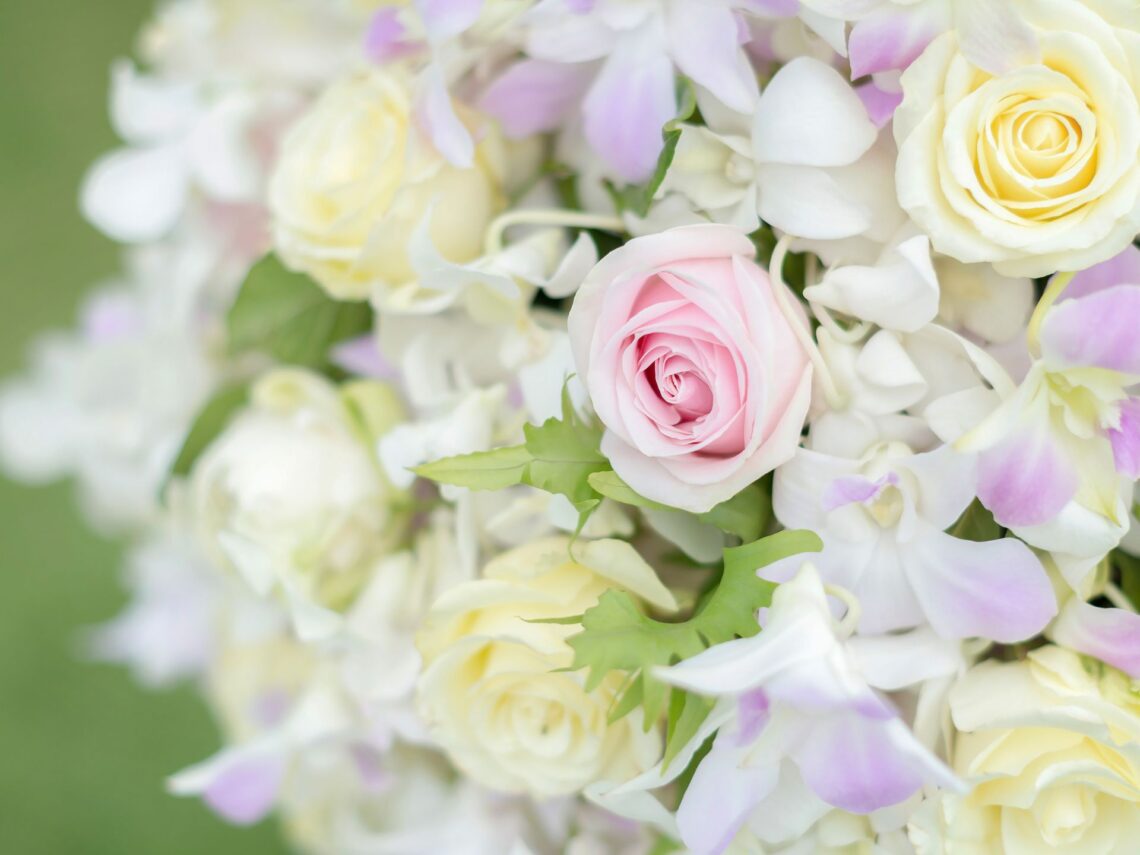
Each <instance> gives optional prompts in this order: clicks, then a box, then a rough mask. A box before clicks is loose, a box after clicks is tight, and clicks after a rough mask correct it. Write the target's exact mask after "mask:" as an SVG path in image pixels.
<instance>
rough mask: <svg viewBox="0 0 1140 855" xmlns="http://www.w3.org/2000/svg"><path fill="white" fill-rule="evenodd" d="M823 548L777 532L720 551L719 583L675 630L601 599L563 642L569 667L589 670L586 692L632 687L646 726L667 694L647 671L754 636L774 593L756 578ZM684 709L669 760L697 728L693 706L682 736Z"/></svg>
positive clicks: (618, 595) (622, 603)
mask: <svg viewBox="0 0 1140 855" xmlns="http://www.w3.org/2000/svg"><path fill="white" fill-rule="evenodd" d="M821 548H822V543H821V542H820V540H819V537H818V536H816V535H815V534H813V533H812V532H808V531H782V532H779V533H777V534H774V535H772V536H770V537H766V538H764V539H763V540H760V541H757V542H755V543H749V544H746V545H744V546H740V547H736V548H735V549H728V550H725V560H724V572H723V573H722V575H721V578H720V581H719V583H718V584H717V585H716V587H715V588H714V589H713V590H712V591H711V592H710V593H709V594H708V596H706V597H705V598H704V599H703V601H702V602H701V604H700V605H699V606H698V608H697V610H696V612H695V613H694V614H693V615H692V617H690V618H689V619H688V620H685V621H681V622H677V623H668V622H665V621H659V620H655V619H653V618H651V617H648V616H647V615H645V614H643V613H642V611H641V609H640V608H639V607H638V605H637V603H636V602H635V601H634V599H633V597H631V596H630V595H629V594H628V593H626V592H624V591H616V590H611V591H607V592H606V593H605V594H603V595H602V596H601V598H600V599H599V600H598V603H597V605H595V606H594V607H593V608H590V609H588V610H587V611H586V613H585V614H584V615H582V631H581V632H580V633H577V634H576V635H573V636H571V637H570V638H569V639H568V643H569V644H570V647H571V648H573V650H574V661H573V664H572V667H574V668H585V669H587V673H586V681H585V683H586V690H587V691H591V690H593V689H594V688H596V687H597V686H599V685H600V684H601V683H602V681H603V680H604V679H605V678H606V676H607V675H608V674H609V673H610V672H612V671H624V672H626V673H627V674H630V675H632V676H633V678H634V679H633V681H632V682H631V683H630V684H629V686H630V688H629V689H627V691H639V692H640V693H641V698H642V700H641V706H642V709H643V710H644V711H645V716H646V720H647V722H648V723H649V724H650V725H652V723H653V722H656V721H657V720H659V719H660V717H661V715H662V714H663V713H664V712H665V709H666V704H667V703H668V701H669V697H670V691H671V689H670V687H669V686H667V685H666V684H664V683H662V682H661V681H660V680H657V679H656V678H655V677H653V674H652V670H653V668H654V667H656V666H663V665H672V664H674V663H676V662H679V661H681V660H683V659H688V658H690V657H692V656H695V655H697V654H698V653H700V652H701V651H703V650H705V649H707V648H708V647H711V646H713V645H714V644H720V643H723V642H725V641H729V640H731V639H733V638H747V637H750V636H752V635H755V634H756V633H757V632H759V630H760V627H759V624H758V623H757V621H756V612H757V610H759V609H761V608H763V607H765V606H767V605H768V604H769V603H770V602H771V599H772V592H773V591H774V590H775V587H776V586H775V585H774V584H773V583H771V582H768V581H766V580H764V579H760V578H759V577H757V575H756V572H755V571H756V570H757V569H759V568H760V567H763V566H766V565H767V564H770V563H772V562H774V561H778V560H780V559H781V558H786V557H788V556H790V555H795V554H797V553H801V552H810V551H819V550H820V549H821ZM626 706H627V704H624V703H623V702H622V699H621V698H619V699H618V700H617V701H616V702H615V709H619V708H620V709H624V708H625V707H626ZM683 709H684V707H683V706H682V707H681V708H680V710H679V712H678V716H677V719H676V722H675V724H676V726H675V727H673V728H672V734H671V735H670V737H669V739H668V742H667V745H666V751H667V753H669V752H672V753H671V754H670V756H674V755H675V753H676V751H677V750H678V749H679V748H680V745H678V744H675V743H674V742H673V739H674V738H676V737H679V736H680V735H681V734H682V733H683V732H684V731H687V730H688V729H689V728H691V727H692V726H693V720H694V719H696V724H697V725H699V724H700V721H702V720H703V716H699V705H697V706H694V707H693V708H692V709H691V711H690V712H689V714H688V716H686V717H685V719H684V722H685V723H684V728H683V729H682V727H681V723H680V722H681V712H683ZM705 715H707V711H706V713H705ZM693 732H695V731H693ZM690 736H691V734H690ZM681 744H683V743H681Z"/></svg>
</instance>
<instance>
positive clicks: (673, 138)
mask: <svg viewBox="0 0 1140 855" xmlns="http://www.w3.org/2000/svg"><path fill="white" fill-rule="evenodd" d="M677 96H678V98H677V101H678V105H679V106H678V109H677V115H676V117H675V118H673V119H670V120H669V121H668V122H666V123H665V126H664V128H662V131H661V135H662V137H663V139H664V145H663V146H662V148H661V153H660V154H659V155H657V166H656V168H655V169H654V170H653V174H652V175H651V176H650V177H649V180H648V181H647V182H645V183H644V184H629V185H626V186H625V187H617V186H615V185H614V184H613V183H611V182H609V181H607V182H606V189H607V190H608V191H609V194H610V198H611V199H613V202H614V205H615V206H616V207H617V209H618V212H619V213H621V212H623V211H629V212H630V213H632V214H635V215H636V216H638V217H644V216H645V215H646V214H648V213H649V208H650V206H651V205H652V204H653V197H654V196H656V195H657V191H658V190H660V189H661V184H662V182H664V181H665V174H666V173H667V172H668V171H669V167H670V166H672V165H673V158H674V157H675V156H676V154H677V143H678V142H679V141H680V139H681V130H682V127H683V124H684V123H685V122H686V121H688V120H689V119H690V118H692V117H693V114H694V113H695V112H696V110H697V92H696V89H694V88H693V84H692V83H690V82H689V81H688V80H684V79H682V80H681V81H680V82H679V85H678V92H677Z"/></svg>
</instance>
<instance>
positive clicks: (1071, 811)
mask: <svg viewBox="0 0 1140 855" xmlns="http://www.w3.org/2000/svg"><path fill="white" fill-rule="evenodd" d="M1033 816H1034V819H1035V820H1036V821H1037V823H1038V826H1039V827H1040V828H1041V836H1042V838H1043V839H1044V840H1045V842H1046V843H1048V844H1049V845H1050V846H1064V845H1067V844H1070V843H1074V842H1076V841H1078V840H1080V839H1081V837H1082V836H1083V835H1084V833H1085V831H1086V830H1087V829H1088V828H1089V826H1091V825H1092V824H1093V823H1094V822H1095V821H1096V798H1095V796H1094V794H1093V791H1092V789H1091V788H1090V787H1086V786H1081V785H1079V784H1072V785H1069V786H1065V787H1053V788H1051V789H1049V790H1046V791H1045V792H1044V793H1042V794H1041V795H1040V796H1038V797H1037V800H1036V801H1035V802H1034V804H1033Z"/></svg>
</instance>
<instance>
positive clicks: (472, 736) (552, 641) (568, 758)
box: [417, 538, 676, 797]
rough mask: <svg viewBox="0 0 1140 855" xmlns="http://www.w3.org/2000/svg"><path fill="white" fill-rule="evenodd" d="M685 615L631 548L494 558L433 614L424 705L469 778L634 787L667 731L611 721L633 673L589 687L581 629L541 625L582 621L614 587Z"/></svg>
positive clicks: (525, 788) (557, 547) (525, 787)
mask: <svg viewBox="0 0 1140 855" xmlns="http://www.w3.org/2000/svg"><path fill="white" fill-rule="evenodd" d="M615 587H619V588H624V589H627V590H629V591H631V592H633V593H634V594H636V595H638V596H640V597H641V598H643V599H644V600H646V601H647V602H649V603H652V604H654V605H656V606H659V607H662V608H670V609H671V608H675V606H676V604H675V602H674V601H673V597H672V595H671V594H670V593H669V591H668V590H667V589H666V588H665V587H664V586H663V585H662V584H661V582H660V581H659V580H658V579H657V576H656V574H654V572H653V570H652V569H651V568H650V567H649V566H648V565H647V564H646V563H645V562H644V561H643V560H642V559H641V558H640V557H639V556H638V555H637V553H636V552H635V551H634V549H633V547H631V546H630V545H629V544H628V543H626V542H624V541H618V540H598V541H592V542H586V541H579V542H578V543H577V544H576V545H575V546H574V547H573V557H571V546H570V541H569V540H568V539H566V538H551V539H548V540H541V541H537V542H535V543H532V544H529V545H527V546H523V547H519V548H517V549H513V550H511V551H510V552H506V553H504V554H502V555H500V556H499V557H498V558H496V559H495V560H493V561H492V562H490V563H489V564H488V565H487V567H486V570H485V571H484V577H483V578H482V579H479V580H477V581H474V582H468V583H466V584H463V585H459V586H457V587H455V588H452V589H451V590H449V591H448V592H446V593H445V594H444V595H443V596H441V597H440V598H439V599H438V600H437V601H436V603H435V605H434V606H433V607H432V611H431V614H430V615H429V617H428V619H427V621H426V623H425V625H424V627H423V628H422V629H421V631H420V633H419V636H418V639H417V643H418V645H419V648H420V653H421V654H422V655H423V658H424V672H423V675H422V677H421V678H420V683H419V686H418V689H417V707H418V709H419V711H420V714H421V715H422V716H423V718H424V720H425V722H426V723H427V725H428V727H429V729H430V731H431V733H432V735H433V736H434V737H435V739H436V740H437V741H438V742H439V744H440V745H441V746H442V747H443V749H444V750H445V751H446V752H447V753H448V755H449V756H450V757H451V759H452V760H453V761H454V762H455V765H456V766H458V767H459V768H460V769H461V770H462V771H463V772H464V773H465V774H467V775H469V776H471V777H472V778H474V779H475V780H477V781H479V782H481V783H483V784H486V785H487V786H489V787H492V788H494V789H497V790H503V791H505V792H512V793H528V794H530V795H534V796H539V797H544V796H556V795H564V794H567V793H574V792H578V791H580V790H581V789H582V788H583V787H585V786H586V785H587V784H589V783H591V782H593V781H596V780H600V779H603V778H605V779H611V780H619V781H620V780H625V779H626V778H628V777H632V776H633V775H634V774H636V773H638V772H640V771H644V770H645V769H647V768H649V767H650V766H651V765H652V764H653V763H655V762H656V761H657V759H658V757H659V756H660V751H661V740H660V735H659V734H658V733H657V732H656V730H650V731H649V732H648V733H646V732H644V731H643V729H642V727H641V722H640V720H639V719H638V717H637V716H636V715H631V716H627V717H626V718H623V719H621V720H620V721H618V722H616V723H614V724H609V723H608V722H607V715H608V712H609V709H610V706H611V703H612V702H613V700H614V697H615V693H616V692H617V691H618V690H619V688H620V687H621V685H622V682H623V679H624V678H623V676H622V675H619V674H614V675H611V678H608V679H607V680H605V681H604V682H603V683H602V685H600V686H598V687H597V688H596V689H594V690H593V691H590V692H587V691H586V690H585V688H584V680H585V675H584V673H583V672H581V671H560V670H558V669H561V668H565V667H566V666H568V665H569V664H570V663H571V661H572V659H573V651H572V650H571V648H570V646H569V645H568V644H567V643H566V639H567V637H568V636H570V635H573V634H574V633H576V632H578V631H579V627H577V626H566V625H559V624H548V623H532V622H531V621H534V620H536V619H544V618H558V617H567V616H573V615H578V614H581V613H582V612H584V611H585V610H586V609H588V608H590V607H591V606H593V605H594V604H595V603H596V602H597V601H598V598H599V597H600V596H601V595H602V594H603V593H605V592H606V591H608V590H610V589H611V588H615Z"/></svg>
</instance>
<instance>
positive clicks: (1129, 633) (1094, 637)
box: [1051, 598, 1140, 679]
mask: <svg viewBox="0 0 1140 855" xmlns="http://www.w3.org/2000/svg"><path fill="white" fill-rule="evenodd" d="M1051 635H1052V638H1053V640H1054V641H1055V642H1056V643H1057V644H1060V645H1063V646H1064V647H1068V648H1069V649H1071V650H1076V651H1077V652H1078V653H1084V654H1086V655H1088V656H1093V657H1095V658H1097V659H1099V660H1101V661H1102V662H1107V663H1108V664H1109V665H1111V666H1112V667H1113V668H1119V669H1120V670H1121V671H1124V672H1125V673H1126V674H1128V675H1129V676H1130V677H1132V678H1134V679H1140V615H1137V614H1134V613H1132V612H1129V611H1125V610H1124V609H1100V608H1097V607H1096V606H1094V605H1091V604H1089V603H1086V602H1084V601H1083V600H1079V599H1075V598H1074V599H1072V600H1070V601H1069V602H1068V603H1066V604H1065V607H1064V608H1063V609H1061V615H1060V617H1058V618H1057V622H1056V623H1055V624H1053V629H1052V633H1051Z"/></svg>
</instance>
